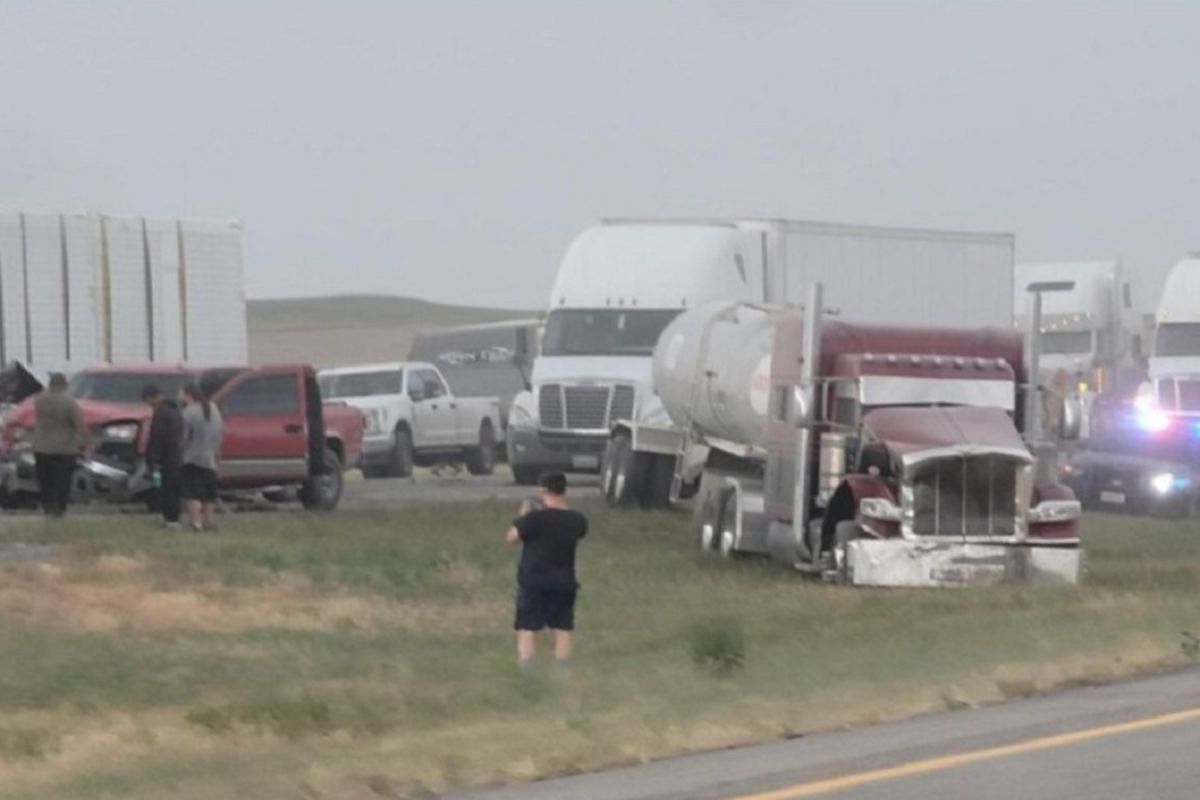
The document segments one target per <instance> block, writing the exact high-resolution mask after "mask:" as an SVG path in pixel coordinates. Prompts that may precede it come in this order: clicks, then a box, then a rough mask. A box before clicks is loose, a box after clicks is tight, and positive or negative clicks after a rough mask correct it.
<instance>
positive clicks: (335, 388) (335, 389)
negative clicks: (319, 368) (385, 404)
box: [320, 370, 404, 400]
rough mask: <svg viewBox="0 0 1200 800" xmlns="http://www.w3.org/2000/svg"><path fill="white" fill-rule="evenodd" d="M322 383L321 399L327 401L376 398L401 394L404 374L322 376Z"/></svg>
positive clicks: (379, 373) (394, 372)
mask: <svg viewBox="0 0 1200 800" xmlns="http://www.w3.org/2000/svg"><path fill="white" fill-rule="evenodd" d="M320 383H321V397H323V398H325V399H326V400H336V399H337V398H339V397H375V396H378V395H385V394H400V392H401V388H400V387H402V386H403V385H404V373H403V372H402V371H400V370H387V371H380V372H352V373H348V374H344V375H322V376H321V381H320Z"/></svg>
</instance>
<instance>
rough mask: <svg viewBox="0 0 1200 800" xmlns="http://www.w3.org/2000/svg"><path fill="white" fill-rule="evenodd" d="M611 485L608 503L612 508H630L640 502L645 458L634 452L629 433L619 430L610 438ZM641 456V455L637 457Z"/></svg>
mask: <svg viewBox="0 0 1200 800" xmlns="http://www.w3.org/2000/svg"><path fill="white" fill-rule="evenodd" d="M612 445H613V453H612V469H613V476H612V487H611V489H610V491H609V492H608V498H607V499H608V503H609V505H611V506H613V507H614V508H630V507H632V506H635V505H639V504H640V503H641V494H642V489H641V486H642V481H643V479H644V472H643V470H644V467H645V462H646V459H645V457H644V454H642V453H635V452H634V451H633V445H632V443H631V442H630V440H629V434H628V433H625V432H624V431H619V432H618V433H617V434H616V435H614V436H613V439H612ZM639 456H641V457H639Z"/></svg>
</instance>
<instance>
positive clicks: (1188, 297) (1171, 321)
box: [1147, 253, 1200, 415]
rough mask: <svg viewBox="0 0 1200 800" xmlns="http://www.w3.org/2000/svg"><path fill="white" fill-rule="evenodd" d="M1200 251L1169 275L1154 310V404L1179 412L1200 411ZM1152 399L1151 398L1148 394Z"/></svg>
mask: <svg viewBox="0 0 1200 800" xmlns="http://www.w3.org/2000/svg"><path fill="white" fill-rule="evenodd" d="M1197 298H1200V253H1193V254H1191V255H1189V256H1188V257H1187V258H1184V259H1182V260H1181V261H1179V262H1178V263H1177V264H1175V266H1174V267H1172V268H1171V272H1170V273H1169V274H1168V275H1167V281H1166V284H1165V285H1164V286H1163V293H1162V300H1161V302H1159V304H1158V311H1157V313H1156V314H1155V333H1154V348H1153V350H1152V353H1151V356H1150V380H1151V382H1152V383H1153V387H1152V388H1153V393H1152V397H1153V401H1152V402H1153V404H1154V405H1155V406H1156V407H1157V408H1158V409H1159V410H1161V411H1163V412H1166V413H1170V414H1173V415H1174V414H1178V415H1200V301H1198V300H1197ZM1147 401H1148V402H1149V398H1147Z"/></svg>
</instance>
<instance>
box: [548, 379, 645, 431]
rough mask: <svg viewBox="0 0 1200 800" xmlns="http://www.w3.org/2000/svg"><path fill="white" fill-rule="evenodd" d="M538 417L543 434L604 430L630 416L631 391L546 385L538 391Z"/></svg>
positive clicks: (620, 387)
mask: <svg viewBox="0 0 1200 800" xmlns="http://www.w3.org/2000/svg"><path fill="white" fill-rule="evenodd" d="M538 415H539V417H540V418H541V425H542V428H543V429H546V430H569V431H599V430H608V428H609V427H610V426H611V425H612V424H613V423H614V422H616V421H617V420H620V419H629V418H631V417H632V416H633V387H632V386H628V385H620V386H569V385H563V384H561V383H547V384H545V385H543V386H542V387H541V388H540V389H539V390H538Z"/></svg>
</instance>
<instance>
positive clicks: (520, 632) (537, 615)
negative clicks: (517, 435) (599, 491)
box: [505, 472, 588, 669]
mask: <svg viewBox="0 0 1200 800" xmlns="http://www.w3.org/2000/svg"><path fill="white" fill-rule="evenodd" d="M539 484H540V488H539V502H538V503H537V504H534V503H531V502H529V501H526V502H524V503H522V504H521V514H520V516H519V517H517V519H515V520H513V524H512V527H510V528H509V529H508V533H507V534H506V535H505V539H506V541H508V543H509V544H517V543H518V542H520V543H521V564H520V566H519V567H518V569H517V614H516V620H515V622H514V623H513V627H514V628H515V629H516V631H517V661H518V663H519V664H520V666H521V668H522V669H527V668H528V667H529V666H530V665H531V664H532V661H533V656H534V652H535V649H536V642H535V639H534V636H535V634H536V633H537V632H538V631H540V630H542V629H543V628H550V629H551V630H552V631H554V657H555V658H556V659H557V660H558V662H559V663H560V664H561V663H564V662H566V661H567V660H569V659H570V658H571V631H572V630H574V628H575V594H576V592H577V591H578V590H579V583H578V581H576V580H575V547H576V545H577V544H578V543H579V540H580V539H582V538H583V537H584V536H586V535H587V527H588V524H587V517H585V516H584V515H583V514H580V513H579V512H578V511H573V510H571V509H569V508H567V497H566V494H567V479H566V476H564V475H563V474H562V473H557V472H556V473H548V474H546V475H543V476H542V478H541V480H540V481H539Z"/></svg>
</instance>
